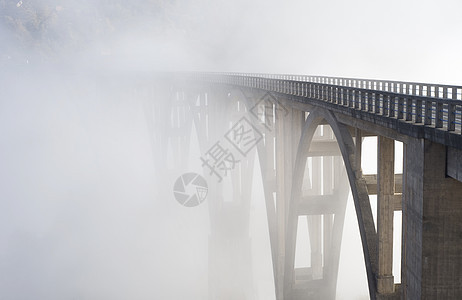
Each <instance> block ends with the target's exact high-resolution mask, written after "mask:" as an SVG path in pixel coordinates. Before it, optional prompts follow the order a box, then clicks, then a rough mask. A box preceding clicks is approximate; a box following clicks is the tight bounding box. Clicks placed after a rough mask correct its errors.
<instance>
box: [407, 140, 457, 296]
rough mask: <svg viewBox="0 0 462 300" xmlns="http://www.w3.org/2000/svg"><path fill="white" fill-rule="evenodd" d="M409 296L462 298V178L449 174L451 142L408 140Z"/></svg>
mask: <svg viewBox="0 0 462 300" xmlns="http://www.w3.org/2000/svg"><path fill="white" fill-rule="evenodd" d="M405 155H406V157H407V159H406V164H405V201H404V206H403V208H404V210H403V213H404V224H403V233H404V236H403V246H404V251H403V256H404V260H405V261H404V265H403V276H402V277H403V279H404V299H462V244H461V242H460V241H461V237H462V199H461V195H462V183H461V182H459V181H456V180H454V179H452V178H450V177H446V174H445V171H446V170H445V165H446V147H445V146H443V145H441V144H436V143H432V142H430V141H428V140H420V139H411V140H410V141H409V142H408V143H407V144H406V150H405Z"/></svg>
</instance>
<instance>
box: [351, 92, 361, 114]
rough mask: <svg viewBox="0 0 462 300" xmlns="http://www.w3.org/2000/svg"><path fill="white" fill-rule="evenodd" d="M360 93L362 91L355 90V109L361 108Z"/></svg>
mask: <svg viewBox="0 0 462 300" xmlns="http://www.w3.org/2000/svg"><path fill="white" fill-rule="evenodd" d="M360 93H361V92H360V91H357V90H353V101H354V107H355V109H358V108H359V100H360V97H361V94H360Z"/></svg>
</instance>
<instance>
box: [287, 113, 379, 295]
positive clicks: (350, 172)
mask: <svg viewBox="0 0 462 300" xmlns="http://www.w3.org/2000/svg"><path fill="white" fill-rule="evenodd" d="M322 122H327V124H329V125H330V126H331V128H332V130H333V132H334V135H335V137H336V139H337V142H338V145H339V148H340V151H341V155H342V157H343V161H344V164H345V168H346V172H347V176H348V181H349V183H350V188H351V192H352V195H353V201H354V205H355V210H356V216H357V219H358V225H359V232H360V236H361V242H362V246H363V247H362V248H363V254H364V261H365V265H366V272H367V280H368V286H369V294H370V297H371V299H375V298H376V296H375V291H376V279H375V274H376V270H377V266H376V253H377V250H376V240H377V234H376V231H375V226H374V220H373V216H372V210H371V207H370V202H369V195H368V193H367V187H366V182H365V180H364V179H362V178H360V177H357V174H358V173H359V172H356V171H357V170H356V168H357V165H356V163H355V159H356V157H355V144H354V142H353V137H352V136H351V134H350V132H349V130H348V128H347V127H346V126H345V125H343V124H341V123H339V122H338V121H337V119H336V117H335V115H334V114H332V113H331V112H329V111H327V110H325V109H323V108H316V109H314V110H313V111H311V112H310V114H309V116H308V117H307V119H306V121H305V124H304V127H303V130H302V135H301V138H300V142H299V145H298V150H297V155H296V162H295V168H294V171H293V181H292V191H291V198H290V203H289V217H288V226H287V231H286V235H287V243H286V258H285V276H284V295H285V298H287V299H290V298H291V293H292V290H293V285H294V259H295V243H296V235H297V220H298V213H297V211H298V207H299V205H300V202H301V189H302V184H303V175H304V168H305V165H306V160H307V155H308V151H309V148H310V145H311V142H312V140H313V136H314V133H315V131H316V128H317V127H318V125H320V124H321V123H322ZM342 222H343V220H342ZM337 234H339V233H337ZM340 234H341V232H340ZM340 238H341V237H340Z"/></svg>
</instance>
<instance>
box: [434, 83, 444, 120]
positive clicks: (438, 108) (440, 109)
mask: <svg viewBox="0 0 462 300" xmlns="http://www.w3.org/2000/svg"><path fill="white" fill-rule="evenodd" d="M439 90H440V87H439V86H437V87H435V96H436V98H439V95H440V92H439ZM442 127H443V103H442V102H441V101H440V100H439V99H436V114H435V128H442Z"/></svg>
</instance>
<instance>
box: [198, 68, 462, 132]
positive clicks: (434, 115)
mask: <svg viewBox="0 0 462 300" xmlns="http://www.w3.org/2000/svg"><path fill="white" fill-rule="evenodd" d="M192 76H194V77H195V79H198V80H201V81H206V82H214V83H223V84H232V85H238V86H244V87H250V88H257V89H264V90H268V91H273V92H277V93H283V94H288V95H293V96H299V97H306V98H310V99H315V100H321V101H325V102H329V103H333V104H337V105H340V106H344V107H349V108H353V109H355V110H360V111H366V112H369V113H372V114H376V115H381V116H385V117H390V118H396V119H398V120H402V121H406V122H410V123H414V124H421V125H426V126H433V127H434V128H439V129H441V130H445V131H449V132H456V133H458V134H460V133H461V124H462V87H461V86H449V85H441V84H427V83H413V82H398V81H381V80H367V79H352V78H335V77H321V76H305V75H273V74H253V73H252V74H248V73H193V75H192Z"/></svg>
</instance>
